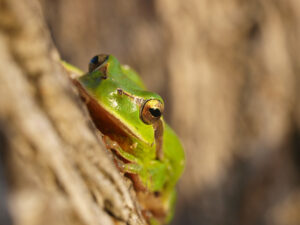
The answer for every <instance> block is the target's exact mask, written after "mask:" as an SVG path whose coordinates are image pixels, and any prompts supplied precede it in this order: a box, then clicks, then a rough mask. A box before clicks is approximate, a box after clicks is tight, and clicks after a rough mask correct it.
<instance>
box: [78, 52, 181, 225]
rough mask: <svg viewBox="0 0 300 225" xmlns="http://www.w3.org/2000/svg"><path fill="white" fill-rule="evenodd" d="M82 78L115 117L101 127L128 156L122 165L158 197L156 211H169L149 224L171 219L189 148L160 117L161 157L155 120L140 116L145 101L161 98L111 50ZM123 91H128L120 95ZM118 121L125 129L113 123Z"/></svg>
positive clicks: (83, 84) (120, 153)
mask: <svg viewBox="0 0 300 225" xmlns="http://www.w3.org/2000/svg"><path fill="white" fill-rule="evenodd" d="M78 81H79V83H80V84H81V86H82V87H83V89H84V90H85V91H86V93H87V94H88V95H89V96H90V97H91V98H92V99H93V101H94V102H96V103H97V104H98V106H99V107H101V109H102V111H101V113H103V114H107V115H106V116H108V117H109V118H112V120H113V121H114V124H115V125H114V126H108V125H107V124H106V127H105V128H104V127H103V130H102V128H101V125H99V126H97V127H98V128H99V129H100V131H102V133H103V134H104V135H107V136H108V137H109V138H110V139H111V140H112V141H113V142H116V143H118V144H119V146H118V147H117V148H116V149H115V151H116V152H117V154H118V155H119V156H121V158H123V159H124V161H126V163H125V165H124V167H122V170H123V171H124V172H125V173H128V174H134V175H135V176H137V177H138V179H139V181H140V183H141V184H142V186H143V188H138V189H139V190H137V191H139V192H147V193H148V194H149V196H151V198H152V197H154V196H158V197H157V199H158V202H159V204H160V205H159V206H157V210H160V211H164V212H162V214H163V215H164V216H163V219H162V218H155V215H154V216H153V218H150V219H149V221H150V223H151V224H164V223H166V222H168V221H169V220H170V219H171V217H172V215H173V208H174V203H175V185H176V183H177V181H178V179H179V177H180V176H181V174H182V171H183V169H184V163H185V156H184V151H183V148H182V145H181V143H180V141H179V139H178V137H177V136H176V134H175V133H174V131H173V130H172V129H171V128H170V127H169V126H168V125H167V124H166V123H165V122H164V120H163V118H161V120H162V122H163V127H164V129H163V134H162V135H163V145H162V151H163V157H162V159H157V156H156V143H155V137H154V128H153V126H152V125H151V124H150V125H149V124H145V123H144V122H143V121H142V119H141V115H140V114H141V107H142V104H143V102H145V101H146V100H148V99H157V100H159V101H160V102H161V103H163V100H162V98H161V97H160V96H159V95H158V94H156V93H153V92H149V91H147V90H146V89H145V86H144V84H143V82H142V81H141V79H140V77H139V76H138V74H137V73H136V72H135V71H133V70H132V69H130V68H129V67H127V66H122V65H120V63H119V62H118V60H117V59H116V58H115V57H113V56H111V55H110V56H109V57H108V59H107V60H106V62H105V63H104V64H103V65H101V66H100V67H98V68H97V69H95V70H94V71H92V72H91V73H87V74H85V75H83V76H81V77H80V78H79V79H78ZM120 90H122V91H123V92H124V93H126V94H120ZM88 107H89V106H88ZM94 111H95V110H94ZM99 112H100V111H99ZM103 114H102V115H103ZM105 121H107V120H105ZM116 126H117V127H119V128H120V130H121V132H120V131H119V130H118V129H117V130H118V131H117V130H116V129H115V128H113V127H116ZM110 127H112V128H111V130H110ZM134 182H136V181H134ZM154 192H155V195H154ZM151 193H152V194H151ZM154 198H156V197H154ZM149 210H150V211H153V212H154V211H157V210H156V209H149ZM154 214H155V213H154Z"/></svg>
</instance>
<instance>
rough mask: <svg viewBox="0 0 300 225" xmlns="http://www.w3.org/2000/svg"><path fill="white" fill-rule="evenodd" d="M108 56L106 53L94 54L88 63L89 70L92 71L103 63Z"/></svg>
mask: <svg viewBox="0 0 300 225" xmlns="http://www.w3.org/2000/svg"><path fill="white" fill-rule="evenodd" d="M108 57H109V55H106V54H101V55H96V56H94V57H93V58H92V59H91V61H90V63H89V72H90V73H91V72H93V71H94V70H95V69H96V68H97V67H99V66H101V65H102V64H104V63H105V62H106V61H107V59H108Z"/></svg>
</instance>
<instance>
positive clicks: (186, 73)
mask: <svg viewBox="0 0 300 225" xmlns="http://www.w3.org/2000/svg"><path fill="white" fill-rule="evenodd" d="M42 3H43V7H44V14H45V17H46V20H47V23H48V25H49V27H50V30H51V35H52V38H53V40H54V42H55V44H56V46H57V48H58V50H59V52H60V53H61V56H62V58H63V59H64V60H66V61H68V62H71V63H72V64H74V65H76V66H78V67H80V68H81V69H83V70H87V65H88V62H89V59H90V58H91V57H92V56H93V55H95V54H99V53H109V54H113V55H115V56H116V57H117V58H118V59H119V60H120V62H122V63H123V64H128V65H130V66H131V67H133V68H134V69H136V70H137V71H138V73H139V74H140V75H141V76H142V78H143V80H144V81H145V83H146V86H147V87H148V89H150V90H152V91H154V92H157V93H159V94H160V95H161V96H162V97H163V98H164V100H165V102H166V113H165V118H166V120H167V122H169V123H170V124H171V126H172V127H173V128H174V129H175V130H176V132H177V133H178V135H179V136H180V138H181V140H182V142H183V145H184V147H185V151H186V158H187V165H186V169H185V173H184V175H183V177H182V179H181V181H180V183H179V186H178V204H177V211H176V214H175V215H176V216H175V219H174V221H173V222H172V224H173V225H181V224H188V225H192V224H200V225H202V224H203V225H220V224H223V225H235V224H236V225H252V224H256V225H260V224H261V225H270V224H272V225H297V224H300V179H299V178H300V173H299V172H300V129H299V128H300V108H299V101H298V98H299V88H300V80H299V79H300V78H299V71H300V62H299V59H300V51H299V50H300V46H299V44H300V29H299V28H300V2H299V1H298V0H251V1H246V0H242V1H240V0H239V1H238V0H226V1H217V0H185V1H175V0H153V1H150V0H128V1H121V0H119V1H118V0H86V1H81V0H64V1H50V0H43V1H42Z"/></svg>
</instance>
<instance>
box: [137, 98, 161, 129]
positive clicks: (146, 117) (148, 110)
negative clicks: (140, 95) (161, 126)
mask: <svg viewBox="0 0 300 225" xmlns="http://www.w3.org/2000/svg"><path fill="white" fill-rule="evenodd" d="M163 111H164V105H163V104H162V103H161V101H159V100H157V99H150V100H147V101H146V102H145V103H144V104H143V106H142V110H141V119H142V120H143V122H144V123H146V124H153V123H155V122H156V121H157V120H159V119H160V117H161V115H162V114H163Z"/></svg>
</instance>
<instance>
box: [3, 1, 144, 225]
mask: <svg viewBox="0 0 300 225" xmlns="http://www.w3.org/2000/svg"><path fill="white" fill-rule="evenodd" d="M0 5H1V7H0V15H1V20H0V149H1V171H0V172H1V174H0V176H1V177H0V178H1V183H0V185H1V186H0V194H1V208H2V209H4V210H1V217H0V219H1V220H0V224H11V221H13V223H14V224H19V225H40V224H49V225H50V224H55V225H59V224H85V225H88V224H89V225H95V224H99V225H100V224H102V225H103V224H132V225H134V224H145V223H144V220H143V218H142V217H141V216H140V212H139V209H138V208H137V206H136V203H135V201H134V195H133V193H130V190H131V187H130V183H128V184H127V183H126V182H124V181H123V179H122V177H121V176H120V174H119V172H118V171H117V170H116V168H115V167H114V165H113V164H112V162H111V159H110V158H109V154H108V153H107V152H106V150H105V149H104V147H103V145H102V144H101V142H100V141H99V135H98V134H97V131H96V129H95V127H94V126H93V124H92V123H91V121H90V120H89V116H88V113H87V111H86V109H85V107H84V106H83V105H82V103H81V102H80V99H79V97H78V94H77V92H76V90H75V89H74V88H73V87H72V84H71V82H70V80H69V79H68V76H67V74H66V72H65V71H64V69H63V68H62V66H61V65H60V62H59V55H58V53H57V51H56V49H55V47H54V46H53V44H52V42H51V40H50V35H49V32H48V29H47V27H46V26H45V23H44V19H43V15H42V11H41V7H40V5H39V2H38V1H35V0H24V1H19V0H1V1H0ZM3 170H4V173H3ZM2 200H3V201H2Z"/></svg>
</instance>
